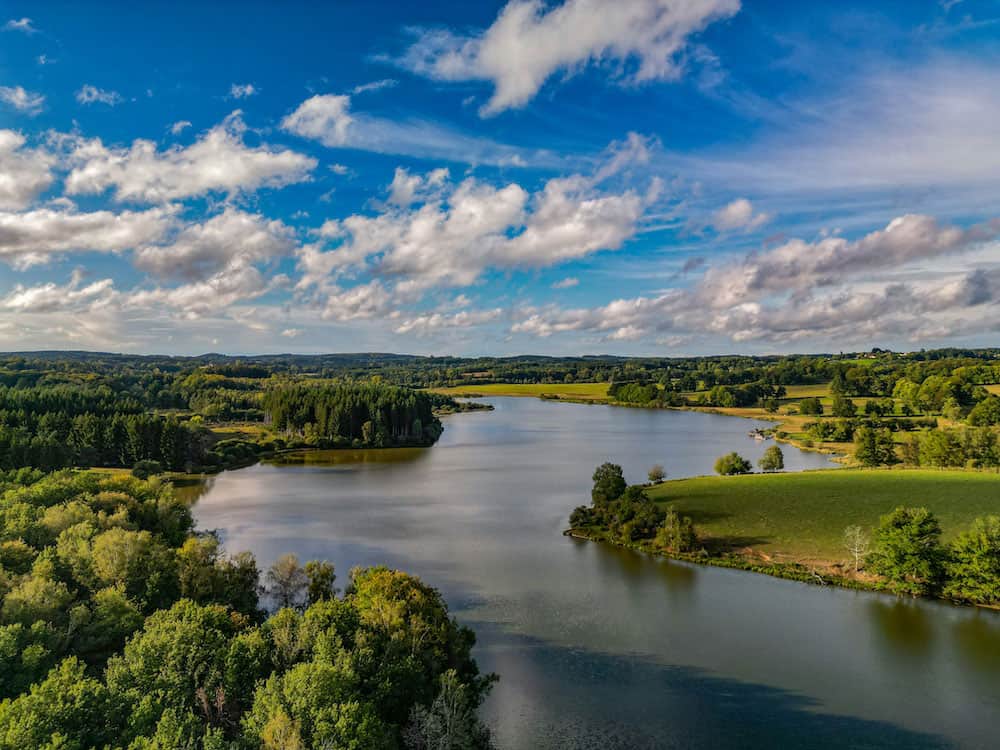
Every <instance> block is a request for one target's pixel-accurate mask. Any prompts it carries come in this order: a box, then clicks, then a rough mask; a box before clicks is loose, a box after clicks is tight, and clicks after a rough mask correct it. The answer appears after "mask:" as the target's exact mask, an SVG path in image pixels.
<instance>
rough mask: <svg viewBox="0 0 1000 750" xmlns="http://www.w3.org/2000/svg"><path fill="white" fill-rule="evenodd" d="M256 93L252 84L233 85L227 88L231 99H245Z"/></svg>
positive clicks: (256, 90)
mask: <svg viewBox="0 0 1000 750" xmlns="http://www.w3.org/2000/svg"><path fill="white" fill-rule="evenodd" d="M256 93H258V89H257V88H256V87H255V86H254V85H253V84H252V83H243V84H239V83H234V84H233V85H232V86H230V87H229V96H230V98H232V99H246V98H247V97H250V96H253V95H254V94H256Z"/></svg>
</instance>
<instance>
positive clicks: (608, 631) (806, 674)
mask: <svg viewBox="0 0 1000 750" xmlns="http://www.w3.org/2000/svg"><path fill="white" fill-rule="evenodd" d="M489 401H490V403H493V404H494V405H495V407H496V410H495V411H493V412H486V411H481V412H466V413H461V414H456V415H452V416H449V417H446V418H445V420H444V423H445V431H444V434H443V435H442V437H441V439H440V441H439V442H438V444H437V445H435V446H434V447H433V448H430V449H405V450H382V451H337V452H333V451H331V452H323V453H308V454H303V455H301V456H299V457H296V458H294V459H290V460H287V461H284V462H282V463H280V464H260V465H257V466H253V467H250V468H247V469H241V470H238V471H231V472H225V473H223V474H220V475H218V476H215V477H212V478H210V479H209V480H208V481H207V483H206V486H205V487H204V488H203V495H202V497H201V498H200V499H199V500H198V502H197V504H196V506H195V508H194V510H195V516H196V519H197V522H198V525H199V526H200V527H201V528H205V529H218V530H219V531H220V532H221V534H222V537H223V540H224V541H225V544H226V547H227V549H228V550H229V551H231V552H236V551H239V550H244V549H247V550H250V551H251V552H253V553H254V554H255V555H256V556H257V559H258V562H259V564H260V566H261V568H262V569H263V568H266V567H267V566H268V565H270V563H271V562H272V561H273V560H274V559H275V558H276V557H277V556H278V555H280V554H282V553H285V552H295V553H296V554H298V555H299V557H300V558H302V559H303V560H307V559H312V558H323V559H327V560H330V561H331V562H333V563H334V564H335V565H336V568H337V571H338V583H339V584H340V585H341V586H343V585H344V583H345V582H346V579H347V576H348V571H349V570H350V568H351V567H353V566H355V565H375V564H386V565H389V566H392V567H398V568H401V569H403V570H406V571H408V572H411V573H414V574H417V575H419V576H420V577H421V578H423V579H424V580H425V581H427V582H428V583H430V584H432V585H434V586H436V587H437V588H439V589H440V590H441V591H442V592H443V593H444V595H445V597H446V599H447V601H448V603H449V605H450V606H451V610H452V612H453V613H454V614H455V615H456V616H457V617H458V618H459V620H460V621H461V622H463V623H464V624H467V625H469V626H471V627H472V628H474V629H475V631H476V633H477V635H478V644H477V647H476V652H475V653H476V658H477V659H478V661H479V664H480V667H481V668H482V669H483V670H484V671H495V672H497V673H499V674H500V677H501V679H500V682H499V683H498V684H497V686H496V687H495V688H494V690H493V693H492V694H491V696H490V698H489V699H488V701H487V703H486V705H485V706H484V708H483V712H482V713H483V717H484V719H485V720H486V721H487V722H488V723H489V724H490V726H491V727H492V728H493V729H494V731H495V735H496V740H497V744H498V746H499V747H500V748H505V749H515V748H517V749H520V748H601V750H617V749H618V748H730V747H749V748H782V747H809V748H883V747H897V748H931V747H934V748H936V747H968V748H976V747H984V748H985V747H995V746H996V742H997V731H998V729H1000V615H998V614H996V613H994V612H989V611H978V610H975V609H970V608H959V607H953V606H950V605H947V604H943V603H937V602H924V601H913V600H904V599H896V598H894V597H889V596H884V595H876V594H870V593H864V592H854V591H847V590H841V589H832V588H822V587H818V586H810V585H807V584H801V583H796V582H791V581H783V580H778V579H773V578H769V577H766V576H761V575H755V574H752V573H746V572H742V571H732V570H724V569H719V568H710V567H700V566H695V565H688V564H684V563H677V562H673V561H668V560H664V559H659V558H654V557H651V556H648V555H644V554H640V553H637V552H632V551H628V550H621V549H617V548H614V547H610V546H604V545H599V544H594V543H591V542H584V541H579V540H573V539H569V538H566V537H564V536H562V531H563V529H565V527H566V526H567V516H568V515H569V512H570V511H571V510H572V509H573V508H574V507H575V506H577V505H581V504H586V503H589V493H590V484H591V478H590V477H591V473H592V472H593V469H594V467H595V466H596V465H598V464H599V463H601V462H603V461H607V460H610V461H614V462H616V463H619V464H621V465H622V466H623V468H624V469H625V475H626V478H627V479H628V480H630V481H632V482H640V481H644V479H645V475H646V472H647V471H648V469H649V467H650V466H652V465H653V464H655V463H661V464H663V466H664V467H665V468H666V470H667V472H668V474H669V475H670V476H671V477H683V476H694V475H699V474H707V473H711V471H712V465H713V463H714V461H715V458H716V457H717V456H719V455H720V454H723V453H726V452H729V451H731V450H737V451H739V452H740V453H742V454H743V455H745V456H747V457H748V458H752V459H753V460H754V461H755V462H756V459H757V458H759V456H760V454H761V453H763V451H764V449H765V448H766V447H767V446H768V445H770V444H771V443H762V442H757V441H754V440H753V439H751V438H749V437H747V431H748V430H749V429H751V428H752V427H753V426H754V425H755V423H754V422H752V421H749V420H744V419H738V418H732V417H724V416H717V415H711V414H702V413H696V412H678V411H658V410H646V409H626V408H615V407H608V406H596V405H579V404H566V403H557V402H549V401H540V400H535V399H514V398H491V399H489ZM760 426H765V425H764V424H763V423H760ZM782 450H783V451H784V452H785V464H786V468H787V469H789V470H802V469H810V468H822V467H827V466H830V461H829V459H828V458H827V457H825V456H822V455H819V454H811V453H804V452H802V451H798V450H797V449H795V448H793V447H791V446H782ZM914 500H915V502H917V501H918V500H919V499H918V498H915V499H914Z"/></svg>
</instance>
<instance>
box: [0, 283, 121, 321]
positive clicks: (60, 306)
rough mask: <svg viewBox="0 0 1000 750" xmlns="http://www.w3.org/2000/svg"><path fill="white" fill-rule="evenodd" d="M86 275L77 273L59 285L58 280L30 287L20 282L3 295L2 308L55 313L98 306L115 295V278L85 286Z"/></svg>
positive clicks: (0, 301) (25, 311)
mask: <svg viewBox="0 0 1000 750" xmlns="http://www.w3.org/2000/svg"><path fill="white" fill-rule="evenodd" d="M82 282H83V275H82V274H80V273H74V274H73V277H72V279H71V281H70V283H69V284H66V285H64V286H59V285H57V284H55V283H54V282H51V281H50V282H47V283H45V284H39V285H38V286H32V287H26V286H23V285H22V284H18V285H17V286H15V287H14V290H13V291H12V292H11V293H10V294H8V295H7V296H6V297H4V298H3V299H0V309H3V310H11V311H14V312H19V313H51V312H59V311H66V310H87V309H97V308H99V307H102V306H104V305H106V304H108V303H109V302H111V301H112V299H113V298H114V296H115V290H114V282H113V281H112V280H111V279H101V280H100V281H95V282H93V283H91V284H87V285H86V286H83V284H82Z"/></svg>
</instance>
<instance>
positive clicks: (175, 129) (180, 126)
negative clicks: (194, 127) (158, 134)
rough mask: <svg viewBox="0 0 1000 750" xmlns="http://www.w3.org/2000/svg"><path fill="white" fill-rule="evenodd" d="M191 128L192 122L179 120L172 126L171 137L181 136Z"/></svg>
mask: <svg viewBox="0 0 1000 750" xmlns="http://www.w3.org/2000/svg"><path fill="white" fill-rule="evenodd" d="M189 127H191V121H190V120H178V121H177V122H175V123H174V124H173V125H171V126H170V133H171V135H180V134H181V133H183V132H184V131H185V130H186V129H187V128H189Z"/></svg>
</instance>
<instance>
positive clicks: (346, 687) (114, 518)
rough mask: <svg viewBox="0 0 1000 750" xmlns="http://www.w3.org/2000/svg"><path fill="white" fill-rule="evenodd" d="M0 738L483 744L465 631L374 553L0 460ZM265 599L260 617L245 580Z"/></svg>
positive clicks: (119, 483)
mask: <svg viewBox="0 0 1000 750" xmlns="http://www.w3.org/2000/svg"><path fill="white" fill-rule="evenodd" d="M0 490H2V491H3V492H2V494H0V698H2V699H5V700H3V701H2V702H0V750H24V749H25V748H53V749H54V748H57V747H58V748H91V747H100V748H109V749H113V750H119V749H121V750H124V748H128V749H129V750H162V749H165V748H199V749H202V750H223V749H225V750H232V748H261V749H263V750H278V749H279V748H280V749H281V750H289V749H291V748H306V747H310V748H313V747H314V748H320V747H330V748H333V747H337V748H355V749H356V750H363V749H367V748H373V749H374V750H380V749H383V750H393V749H395V748H403V747H406V748H430V747H435V748H442V749H448V750H458V748H469V749H470V750H473V749H475V748H485V747H487V746H488V744H489V736H488V733H487V732H486V731H485V729H484V728H483V727H482V726H481V725H480V724H479V722H478V720H477V719H476V714H475V711H476V708H477V707H478V705H479V704H480V702H481V701H482V699H483V697H484V696H485V694H486V692H487V690H488V689H489V686H490V684H491V682H492V677H490V676H482V675H480V674H479V671H478V668H477V666H476V664H475V661H474V660H473V659H472V657H471V654H470V651H471V648H472V645H473V643H474V637H473V634H472V633H471V631H469V630H468V629H466V628H463V627H460V626H458V625H457V624H456V623H455V621H454V620H453V619H452V618H451V617H450V616H449V614H448V610H447V606H446V605H445V603H444V601H443V600H442V598H441V596H440V594H439V593H438V592H437V591H435V590H434V589H432V588H430V587H428V586H426V585H424V584H423V583H421V582H420V581H419V580H417V579H416V578H413V577H412V576H409V575H407V574H405V573H402V572H399V571H393V570H388V569H386V568H369V569H365V570H360V569H359V570H356V571H352V574H351V579H350V582H349V585H348V586H347V589H346V591H345V592H344V594H343V595H342V596H339V597H338V595H337V591H336V589H335V587H334V583H335V574H334V570H333V567H332V565H330V564H329V563H325V562H321V561H313V562H310V563H307V564H306V565H304V566H302V565H300V564H299V562H298V560H297V559H295V558H294V557H289V556H286V557H283V558H280V559H279V560H278V561H277V562H276V563H275V565H274V566H272V568H271V569H270V571H268V574H267V576H266V577H265V580H264V585H261V581H260V577H259V575H258V569H257V565H256V562H255V560H254V559H253V557H252V556H251V555H249V554H240V555H236V556H233V557H227V556H225V555H224V554H223V552H222V550H221V547H220V545H219V542H218V540H217V539H216V538H215V537H214V536H212V535H210V534H194V533H193V531H192V520H191V515H190V512H189V510H188V508H187V506H186V505H185V504H183V503H181V502H179V501H177V500H176V499H175V498H174V496H173V494H172V492H171V490H170V488H169V487H168V486H166V485H163V484H160V483H158V482H155V481H154V482H142V481H139V480H136V479H132V478H126V477H115V478H109V477H99V476H97V475H94V474H89V473H76V474H72V473H69V472H62V473H58V474H53V475H48V476H45V475H42V474H40V473H38V472H32V471H24V470H22V471H19V472H16V473H14V472H11V473H6V474H0ZM261 594H264V595H265V597H266V599H265V601H267V602H270V603H271V604H273V605H274V606H276V607H280V609H279V610H278V611H277V612H276V613H274V614H272V615H271V616H270V617H268V616H267V613H266V612H265V611H264V610H263V609H262V608H261V606H260V604H261V602H260V600H259V595H261Z"/></svg>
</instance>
